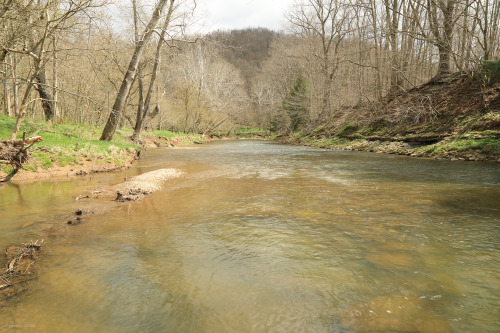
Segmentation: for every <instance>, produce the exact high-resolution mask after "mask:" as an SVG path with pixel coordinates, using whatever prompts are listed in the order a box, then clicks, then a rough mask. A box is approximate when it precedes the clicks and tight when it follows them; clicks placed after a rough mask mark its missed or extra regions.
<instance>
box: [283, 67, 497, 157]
mask: <svg viewBox="0 0 500 333" xmlns="http://www.w3.org/2000/svg"><path fill="white" fill-rule="evenodd" d="M333 118H334V120H332V121H331V122H330V123H328V124H325V125H324V126H321V127H319V128H316V129H315V130H314V131H312V132H311V133H299V134H297V135H295V136H294V137H291V138H287V139H285V141H287V142H289V143H296V144H304V145H311V146H315V147H322V148H330V149H346V150H364V151H372V152H383V153H389V154H401V155H411V156H418V157H429V158H437V159H452V160H472V161H493V160H494V161H497V162H500V82H497V83H494V84H490V85H489V86H485V85H484V82H483V81H481V80H478V79H475V78H471V77H470V76H467V75H460V74H455V75H453V76H451V77H449V78H448V79H447V80H445V81H442V82H434V83H428V84H425V85H422V86H420V87H415V88H413V89H411V90H409V91H407V92H405V93H401V94H398V95H396V96H391V97H386V98H385V99H383V100H381V101H379V102H376V103H370V104H365V105H358V106H356V107H352V108H344V109H342V110H340V111H338V112H336V113H335V114H334V117H333Z"/></svg>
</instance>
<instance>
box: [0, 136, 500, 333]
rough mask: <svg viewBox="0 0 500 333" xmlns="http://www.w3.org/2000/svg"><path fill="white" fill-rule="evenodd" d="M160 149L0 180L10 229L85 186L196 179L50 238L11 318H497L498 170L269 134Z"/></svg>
mask: <svg viewBox="0 0 500 333" xmlns="http://www.w3.org/2000/svg"><path fill="white" fill-rule="evenodd" d="M196 148H197V149H158V150H153V151H149V152H147V153H146V154H144V159H143V160H141V161H140V162H139V163H138V165H137V166H136V167H135V168H134V169H131V170H128V171H127V172H126V174H116V175H101V176H95V177H93V178H92V179H90V178H84V179H80V180H77V181H72V182H55V183H37V184H27V185H20V186H18V187H16V186H13V185H9V186H3V187H0V209H1V210H2V212H3V215H2V217H1V221H2V222H1V223H0V232H1V235H2V236H0V245H2V246H6V244H9V242H10V243H13V242H15V241H16V240H17V239H22V240H23V239H24V240H25V239H29V238H30V237H36V235H37V233H39V232H41V231H42V230H46V229H47V228H50V227H51V226H52V225H53V224H54V222H53V221H59V222H58V223H61V222H60V221H61V219H62V221H64V218H65V217H66V215H68V214H69V213H71V212H72V211H74V209H76V208H77V207H79V205H82V204H83V203H81V202H75V201H74V200H73V199H72V196H77V195H79V194H81V193H82V191H83V190H85V189H91V188H93V187H95V186H97V185H99V184H102V183H116V182H120V180H121V179H122V178H123V177H124V175H134V174H138V173H142V172H146V171H150V170H154V169H158V168H165V167H175V168H178V169H180V170H183V171H184V172H185V176H184V177H183V178H182V179H174V180H169V181H168V182H167V183H165V186H164V188H163V190H161V191H160V192H157V193H154V194H152V195H151V196H148V197H146V198H145V199H144V200H143V201H141V202H138V203H128V204H124V205H122V206H121V207H120V208H118V209H116V210H114V211H113V213H112V214H109V213H108V214H106V215H104V216H95V217H90V218H87V220H86V221H85V223H84V224H82V225H79V226H76V227H71V228H67V230H65V231H64V232H63V233H61V232H58V233H57V236H54V237H52V238H51V239H50V240H49V245H47V246H46V247H45V250H44V255H43V257H42V258H41V260H40V264H41V266H42V268H41V269H40V272H39V276H38V279H36V280H35V281H33V282H32V283H31V284H30V289H29V291H28V292H27V293H25V294H23V295H22V296H20V297H17V298H16V299H14V300H12V301H10V302H9V304H8V305H7V306H6V307H4V308H3V309H1V310H0V311H1V312H0V330H2V329H6V330H11V329H20V330H22V329H36V330H37V331H42V332H43V331H46V332H374V331H376V332H498V328H499V327H500V320H499V318H500V316H499V311H500V310H499V308H500V306H499V304H500V239H499V235H500V168H499V166H498V165H497V164H480V163H460V162H447V161H429V160H419V159H412V158H405V157H394V156H387V155H378V154H370V153H354V152H338V151H325V150H318V149H311V148H305V147H292V146H283V145H278V144H274V143H270V142H260V141H237V142H217V143H213V144H208V145H203V146H197V147H196Z"/></svg>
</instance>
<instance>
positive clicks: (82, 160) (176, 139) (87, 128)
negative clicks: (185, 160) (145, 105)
mask: <svg viewBox="0 0 500 333" xmlns="http://www.w3.org/2000/svg"><path fill="white" fill-rule="evenodd" d="M14 123H15V118H12V117H7V116H4V115H0V140H9V139H10V134H11V131H12V128H13V127H14ZM23 132H25V133H26V137H31V136H41V137H42V138H43V141H42V142H39V143H36V144H35V145H34V146H33V147H32V148H31V149H30V152H31V156H30V159H29V161H28V163H26V164H25V169H26V170H25V171H24V172H23V175H22V176H21V178H23V179H31V178H33V177H38V176H41V175H42V176H47V175H49V176H53V175H55V176H57V175H76V174H87V173H93V172H105V171H112V170H117V169H121V168H124V167H126V166H128V165H130V164H131V163H132V161H133V160H134V158H135V157H136V156H137V153H138V152H139V151H140V150H141V149H143V148H144V147H159V146H173V145H179V144H191V143H195V142H202V141H203V137H202V136H201V135H189V134H186V133H174V132H169V131H153V132H144V133H143V134H142V137H141V143H143V144H144V145H143V146H140V145H137V144H135V143H133V142H132V141H131V140H130V136H131V135H132V133H133V131H132V130H131V129H121V130H117V132H116V134H115V136H114V138H113V141H110V142H108V141H101V140H99V137H100V135H101V132H102V127H97V126H92V125H82V124H52V123H50V122H46V121H42V120H32V119H26V120H25V121H24V122H23V125H22V126H21V130H20V133H21V134H20V135H19V136H21V135H22V133H23ZM11 171H12V169H11V168H10V166H9V165H0V177H4V176H5V175H6V174H8V173H9V172H11ZM26 171H28V172H26ZM30 171H31V175H30V173H29V172H30ZM33 174H35V175H33ZM16 178H17V175H16Z"/></svg>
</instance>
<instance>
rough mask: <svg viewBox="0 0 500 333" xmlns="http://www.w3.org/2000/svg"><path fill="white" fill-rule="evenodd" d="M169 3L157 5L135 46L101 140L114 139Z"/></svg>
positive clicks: (162, 1) (161, 1) (164, 1)
mask: <svg viewBox="0 0 500 333" xmlns="http://www.w3.org/2000/svg"><path fill="white" fill-rule="evenodd" d="M167 2H168V0H159V2H158V3H157V4H156V6H155V9H154V11H153V14H152V15H151V19H150V20H149V23H148V24H147V26H146V29H145V30H144V32H143V34H142V36H141V38H140V39H139V40H138V41H137V43H136V45H135V49H134V53H133V54H132V58H131V59H130V62H129V65H128V69H127V72H126V73H125V76H124V78H123V81H122V84H121V86H120V89H119V90H118V93H117V95H116V99H115V103H114V104H113V108H112V110H111V113H110V115H109V118H108V121H107V122H106V126H104V130H103V131H102V134H101V140H106V141H111V140H112V139H113V136H114V134H115V131H116V126H117V125H118V121H119V120H120V116H121V114H122V112H123V108H124V106H125V102H126V100H127V97H128V94H129V92H130V87H131V86H132V83H133V81H134V77H135V75H136V72H137V67H138V65H139V61H140V60H141V58H142V53H143V52H144V48H145V47H146V43H147V42H148V41H149V39H150V38H151V35H152V34H153V32H154V31H155V28H156V26H157V24H158V21H159V20H160V17H161V15H162V13H163V9H164V8H165V5H166V4H167Z"/></svg>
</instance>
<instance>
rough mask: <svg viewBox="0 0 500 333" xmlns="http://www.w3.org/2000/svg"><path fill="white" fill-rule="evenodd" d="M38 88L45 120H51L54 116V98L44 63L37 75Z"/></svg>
mask: <svg viewBox="0 0 500 333" xmlns="http://www.w3.org/2000/svg"><path fill="white" fill-rule="evenodd" d="M36 81H37V85H36V90H37V91H38V94H39V95H40V98H41V100H42V107H43V113H44V114H45V120H47V121H49V120H52V119H53V118H54V98H53V97H52V95H51V94H50V89H49V87H48V86H47V78H46V75H45V65H43V66H42V67H41V68H40V70H39V71H38V73H37V75H36Z"/></svg>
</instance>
